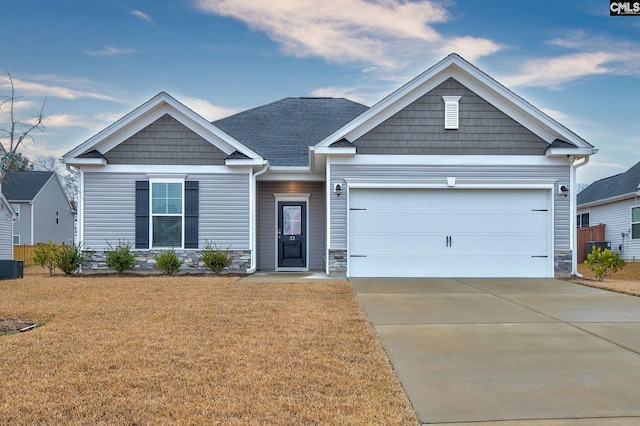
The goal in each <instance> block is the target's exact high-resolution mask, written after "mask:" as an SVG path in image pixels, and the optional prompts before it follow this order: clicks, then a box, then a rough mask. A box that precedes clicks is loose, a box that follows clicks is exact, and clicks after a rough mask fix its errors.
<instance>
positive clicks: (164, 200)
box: [151, 182, 183, 247]
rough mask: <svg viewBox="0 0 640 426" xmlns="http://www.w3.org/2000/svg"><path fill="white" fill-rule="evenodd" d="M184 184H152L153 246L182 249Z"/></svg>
mask: <svg viewBox="0 0 640 426" xmlns="http://www.w3.org/2000/svg"><path fill="white" fill-rule="evenodd" d="M182 193H183V183H182V182H152V183H151V246H152V247H182V228H183V216H182V211H183V207H182Z"/></svg>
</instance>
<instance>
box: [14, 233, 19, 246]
mask: <svg viewBox="0 0 640 426" xmlns="http://www.w3.org/2000/svg"><path fill="white" fill-rule="evenodd" d="M16 237H17V238H18V242H17V243H16ZM13 245H14V246H19V245H20V235H14V236H13Z"/></svg>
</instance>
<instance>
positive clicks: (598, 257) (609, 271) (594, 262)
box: [584, 246, 625, 281]
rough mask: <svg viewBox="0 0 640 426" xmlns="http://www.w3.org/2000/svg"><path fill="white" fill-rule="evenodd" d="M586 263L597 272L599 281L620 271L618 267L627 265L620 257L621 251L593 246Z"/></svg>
mask: <svg viewBox="0 0 640 426" xmlns="http://www.w3.org/2000/svg"><path fill="white" fill-rule="evenodd" d="M584 264H585V265H587V267H588V268H589V269H590V270H591V271H593V272H594V273H595V274H596V279H597V280H598V281H602V280H604V279H605V278H606V277H608V276H611V275H613V274H615V273H616V272H618V269H621V268H622V267H623V266H624V265H625V261H624V259H622V258H621V257H620V253H614V252H612V251H611V250H609V249H604V250H602V248H600V247H597V246H593V248H592V249H591V253H589V254H587V260H585V261H584Z"/></svg>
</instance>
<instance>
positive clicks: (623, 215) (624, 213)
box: [578, 198, 640, 260]
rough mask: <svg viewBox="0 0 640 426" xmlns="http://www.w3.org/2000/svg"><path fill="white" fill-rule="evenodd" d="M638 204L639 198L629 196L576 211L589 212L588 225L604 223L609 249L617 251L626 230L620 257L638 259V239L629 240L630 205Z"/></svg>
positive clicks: (639, 203)
mask: <svg viewBox="0 0 640 426" xmlns="http://www.w3.org/2000/svg"><path fill="white" fill-rule="evenodd" d="M635 206H640V198H630V199H628V200H623V201H618V202H617V203H610V204H605V205H602V206H594V207H591V208H589V209H579V210H578V213H579V214H580V213H587V212H588V213H589V225H591V226H593V225H599V224H601V223H604V224H605V228H604V232H605V241H609V242H611V249H612V250H614V251H618V250H619V249H620V245H621V244H622V233H623V232H628V233H629V237H625V238H624V246H623V250H622V257H623V258H625V259H628V260H631V259H633V258H634V257H635V259H636V260H637V259H640V240H637V239H636V240H631V207H635Z"/></svg>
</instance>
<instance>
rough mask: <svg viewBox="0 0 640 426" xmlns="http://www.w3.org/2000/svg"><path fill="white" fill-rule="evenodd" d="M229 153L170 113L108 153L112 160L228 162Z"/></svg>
mask: <svg viewBox="0 0 640 426" xmlns="http://www.w3.org/2000/svg"><path fill="white" fill-rule="evenodd" d="M226 156H227V154H225V153H224V152H223V151H221V150H220V149H218V148H216V147H215V146H213V145H212V144H210V143H209V142H207V141H206V140H205V139H204V138H202V137H201V136H200V135H198V134H197V133H195V132H194V131H192V130H191V129H189V128H188V127H187V126H185V125H184V124H182V123H180V122H179V121H178V120H176V119H175V118H173V117H172V116H171V115H169V114H165V115H163V116H162V117H160V118H159V119H157V120H156V121H154V122H153V123H151V124H150V125H148V126H147V127H145V128H144V129H142V130H140V131H139V132H137V133H136V134H134V135H133V136H131V137H129V138H127V139H126V140H124V141H123V142H122V143H120V144H119V145H117V146H115V147H114V148H113V149H111V150H110V151H108V152H105V153H104V157H105V158H106V159H107V161H108V162H109V164H157V165H171V164H176V165H224V159H225V157H226Z"/></svg>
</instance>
